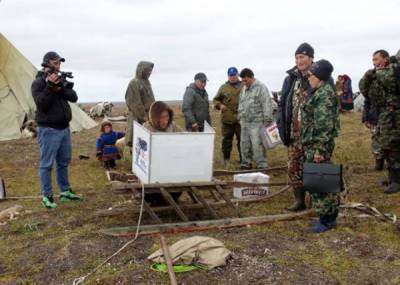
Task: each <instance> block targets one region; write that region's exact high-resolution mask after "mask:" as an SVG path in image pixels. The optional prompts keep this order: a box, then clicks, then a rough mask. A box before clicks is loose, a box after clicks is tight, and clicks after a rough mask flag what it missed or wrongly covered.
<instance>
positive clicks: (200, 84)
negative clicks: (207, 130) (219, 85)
mask: <svg viewBox="0 0 400 285" xmlns="http://www.w3.org/2000/svg"><path fill="white" fill-rule="evenodd" d="M206 84H207V76H206V75H205V74H204V73H202V72H199V73H197V74H196V75H195V76H194V83H191V84H190V85H189V86H188V87H186V91H185V94H184V96H183V105H182V112H183V114H184V115H185V125H186V130H187V131H190V132H202V131H203V130H204V121H206V122H208V123H209V124H210V125H211V117H210V112H209V102H208V94H207V91H206V89H205V87H206Z"/></svg>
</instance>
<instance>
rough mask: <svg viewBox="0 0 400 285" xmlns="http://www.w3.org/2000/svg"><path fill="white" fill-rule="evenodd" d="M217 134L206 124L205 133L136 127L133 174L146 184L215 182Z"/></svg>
mask: <svg viewBox="0 0 400 285" xmlns="http://www.w3.org/2000/svg"><path fill="white" fill-rule="evenodd" d="M214 140H215V131H214V129H213V128H212V127H211V126H210V125H209V124H208V123H207V122H205V123H204V132H195V133H191V132H179V133H163V132H151V131H149V130H148V129H146V128H144V127H143V126H142V125H140V124H139V123H137V122H136V121H135V122H134V124H133V149H132V156H133V157H132V170H133V172H134V173H135V174H136V176H137V177H138V178H139V179H140V180H141V181H142V183H146V184H148V183H156V182H159V183H179V182H188V181H190V182H200V181H211V180H212V178H213V160H214Z"/></svg>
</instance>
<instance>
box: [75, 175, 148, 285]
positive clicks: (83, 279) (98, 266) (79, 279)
mask: <svg viewBox="0 0 400 285" xmlns="http://www.w3.org/2000/svg"><path fill="white" fill-rule="evenodd" d="M141 185H142V201H141V205H140V212H139V218H138V222H137V227H136V233H135V237H134V238H133V239H131V240H129V241H128V242H126V243H125V244H124V245H123V246H122V247H121V248H120V249H118V250H117V251H116V252H115V253H113V254H112V255H110V256H109V257H107V258H106V259H105V260H104V261H103V262H102V263H100V264H99V265H97V266H96V267H95V268H94V269H92V270H91V271H90V272H89V273H88V274H86V275H84V276H81V277H78V278H75V279H74V281H73V282H72V285H79V284H82V283H83V282H84V281H85V279H86V278H88V277H89V276H91V275H93V274H94V273H95V272H96V271H97V270H98V269H99V268H100V267H102V266H103V265H104V264H106V263H107V262H109V261H110V260H111V259H112V258H113V257H114V256H116V255H118V254H119V253H120V252H121V251H123V250H124V249H125V248H126V247H127V246H128V245H130V244H132V243H134V242H135V241H136V239H137V238H138V237H139V231H140V223H141V221H142V214H143V204H144V184H143V183H141Z"/></svg>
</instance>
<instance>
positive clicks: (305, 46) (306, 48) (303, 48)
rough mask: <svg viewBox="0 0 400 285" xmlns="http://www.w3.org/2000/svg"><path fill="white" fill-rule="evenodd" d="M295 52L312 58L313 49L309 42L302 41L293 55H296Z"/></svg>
mask: <svg viewBox="0 0 400 285" xmlns="http://www.w3.org/2000/svg"><path fill="white" fill-rule="evenodd" d="M297 54H304V55H307V56H309V57H312V58H314V49H313V47H312V46H311V45H310V44H309V43H302V44H301V45H299V47H298V48H297V49H296V52H295V54H294V55H297Z"/></svg>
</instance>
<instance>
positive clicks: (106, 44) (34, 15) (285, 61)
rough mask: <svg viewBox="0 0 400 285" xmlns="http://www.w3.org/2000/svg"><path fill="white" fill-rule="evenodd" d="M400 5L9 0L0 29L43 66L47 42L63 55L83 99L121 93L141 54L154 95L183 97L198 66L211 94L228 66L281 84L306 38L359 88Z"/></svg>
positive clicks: (390, 45) (390, 40) (391, 32)
mask: <svg viewBox="0 0 400 285" xmlns="http://www.w3.org/2000/svg"><path fill="white" fill-rule="evenodd" d="M0 1H1V0H0ZM399 11H400V1H397V0H382V1H351V0H347V1H342V0H336V1H330V2H328V1H308V0H303V1H290V0H278V1H265V0H264V1H262V0H260V1H252V0H248V1H235V0H231V1H225V0H214V1H211V0H201V1H192V0H186V1H185V0H181V1H179V0H168V1H167V0H145V1H134V0H131V1H128V0H114V1H113V0H109V1H106V0H97V1H82V0H79V1H78V0H69V1H54V0H52V1H50V0H43V1H40V0H37V1H32V0H2V1H1V2H0V32H1V33H3V34H4V35H5V36H6V37H7V38H8V39H9V40H10V41H11V42H12V43H13V44H14V45H15V46H16V47H17V48H18V49H19V50H20V51H21V52H22V53H23V54H24V55H25V56H26V57H27V58H28V59H29V60H30V61H31V62H32V63H33V64H34V65H35V66H37V67H38V68H39V67H40V63H41V60H42V57H43V54H44V53H45V52H47V51H49V50H55V51H57V52H58V53H59V54H61V55H62V56H63V57H65V58H66V60H67V61H66V62H65V64H64V65H63V67H62V68H63V69H64V70H66V71H73V72H74V75H75V78H74V81H75V86H76V88H75V89H76V90H77V92H78V95H79V101H80V102H93V101H102V100H108V101H123V100H124V96H125V90H126V87H127V85H128V83H129V81H130V79H132V78H133V76H134V74H135V70H136V65H137V63H138V62H139V61H140V60H148V61H152V62H154V63H155V67H154V70H153V74H152V76H151V82H152V85H153V90H154V93H155V96H156V99H158V100H180V99H181V98H182V96H183V93H184V90H185V87H186V86H187V85H188V84H189V83H190V82H192V81H193V76H194V74H195V73H196V72H199V71H202V72H205V73H206V74H207V76H208V77H209V80H210V81H209V82H208V85H207V90H208V93H209V96H210V97H213V96H214V95H215V92H216V91H217V89H218V87H219V85H220V84H222V83H223V82H224V81H225V80H226V70H227V68H228V67H229V66H236V67H238V69H242V68H244V67H249V68H251V69H252V70H253V71H254V73H255V75H256V78H258V79H259V80H261V81H263V82H264V83H265V84H266V85H267V86H268V87H269V89H270V90H274V91H275V90H279V89H280V88H281V85H282V82H283V79H284V77H285V71H286V70H287V69H289V68H291V67H292V66H293V65H294V51H295V50H296V48H297V46H298V45H299V44H300V43H302V42H309V43H310V44H311V45H312V46H313V47H314V49H315V59H316V60H318V59H321V58H324V59H328V60H330V61H331V62H332V64H333V66H334V69H335V70H334V77H335V78H336V76H337V75H338V74H342V73H347V74H348V75H350V77H352V79H353V89H355V90H358V86H357V85H358V80H359V79H360V77H361V76H362V74H363V73H364V72H365V70H366V69H368V68H370V67H371V54H372V52H373V51H375V50H377V49H381V48H384V49H386V50H388V51H389V53H391V54H394V53H396V52H397V50H398V49H400V19H399Z"/></svg>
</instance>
